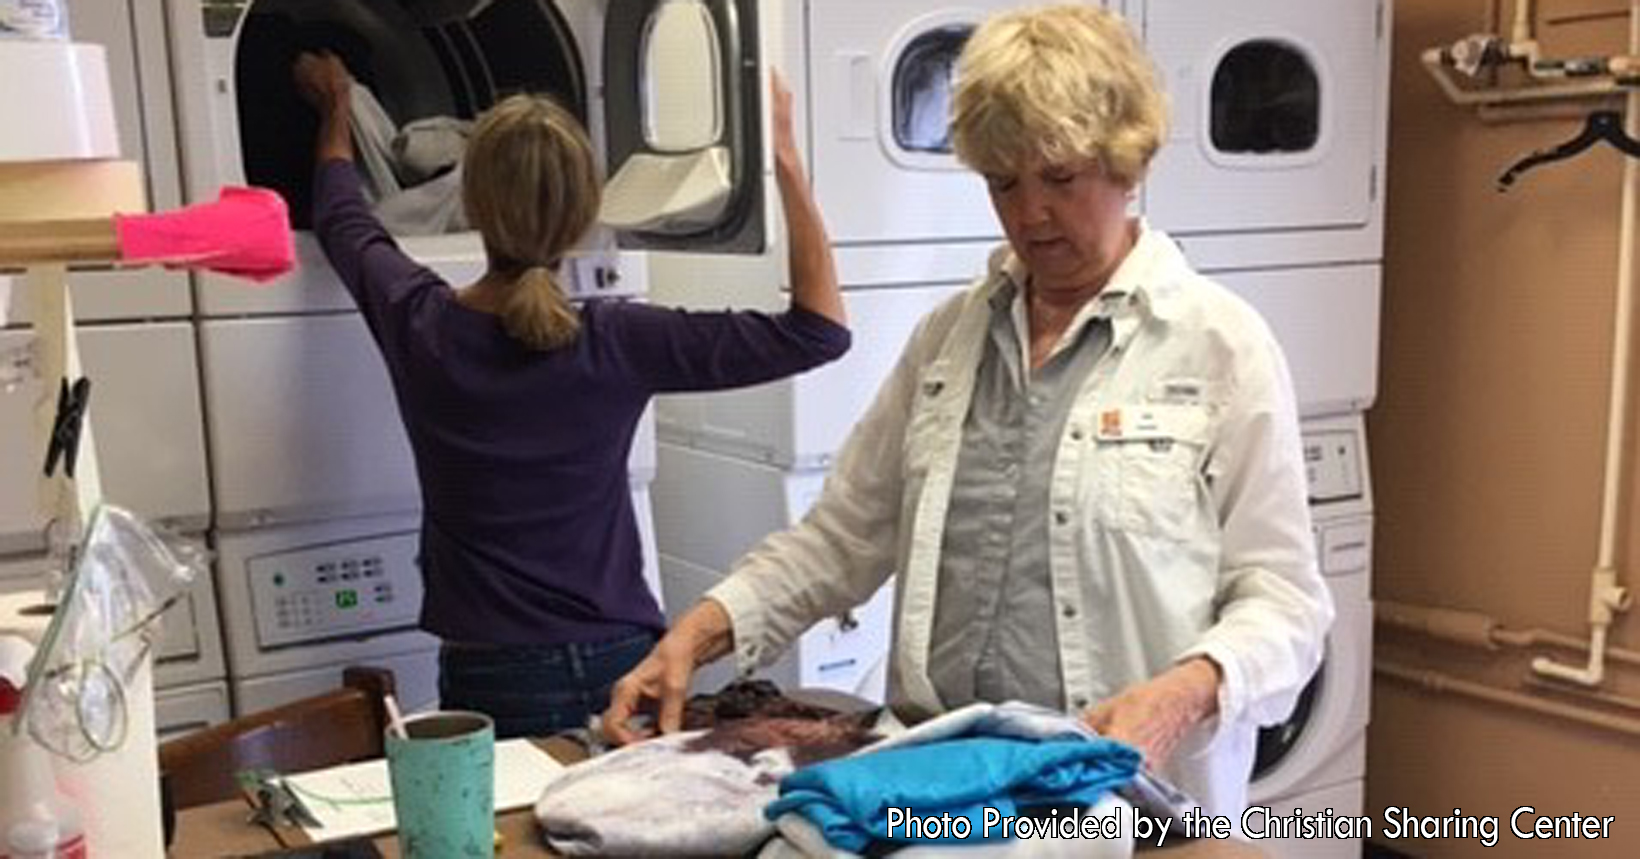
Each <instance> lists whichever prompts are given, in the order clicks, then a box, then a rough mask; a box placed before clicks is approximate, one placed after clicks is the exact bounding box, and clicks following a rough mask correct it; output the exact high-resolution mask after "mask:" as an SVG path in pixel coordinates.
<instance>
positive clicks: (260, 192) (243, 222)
mask: <svg viewBox="0 0 1640 859" xmlns="http://www.w3.org/2000/svg"><path fill="white" fill-rule="evenodd" d="M114 229H115V231H116V233H117V234H118V237H119V245H120V259H121V260H122V261H124V262H129V263H162V264H164V265H166V266H169V267H172V268H205V269H210V270H211V271H218V272H222V273H223V274H230V275H235V276H237V277H245V278H250V279H251V280H257V281H265V280H272V279H273V278H276V277H278V276H280V275H282V274H284V273H286V272H288V271H290V270H291V269H292V268H295V266H296V245H295V241H294V239H292V237H291V232H290V217H289V215H288V213H287V211H286V209H285V200H284V198H282V197H280V196H279V195H278V194H277V193H275V192H273V191H270V190H268V189H266V188H238V187H225V188H223V189H222V191H221V193H220V195H219V196H218V197H217V199H216V200H215V201H214V202H210V203H196V204H194V205H192V206H187V207H185V208H182V209H177V210H175V211H170V212H155V213H154V214H141V215H115V216H114Z"/></svg>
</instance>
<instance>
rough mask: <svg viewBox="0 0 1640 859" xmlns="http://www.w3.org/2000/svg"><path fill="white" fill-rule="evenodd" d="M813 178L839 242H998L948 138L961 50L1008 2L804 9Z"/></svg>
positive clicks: (976, 185)
mask: <svg viewBox="0 0 1640 859" xmlns="http://www.w3.org/2000/svg"><path fill="white" fill-rule="evenodd" d="M806 5H807V7H808V16H807V19H806V21H805V24H806V26H807V29H808V45H809V51H810V56H809V67H810V70H811V71H810V73H811V75H812V76H813V77H812V79H811V80H810V82H809V93H808V96H809V98H810V108H811V110H810V114H811V115H810V119H809V132H810V134H811V135H812V144H813V149H812V155H811V158H810V161H811V164H810V171H811V173H812V175H813V184H814V192H815V196H816V198H817V200H818V202H819V204H820V208H821V210H822V211H824V212H825V213H826V226H827V229H828V231H829V232H830V233H831V237H832V240H833V241H835V242H837V243H839V244H854V243H888V242H925V241H949V240H963V239H976V238H991V237H1000V236H1001V234H1002V233H1001V229H1000V228H999V227H998V225H997V222H996V219H995V218H994V217H993V216H992V214H991V205H990V200H989V197H988V195H987V193H986V190H985V183H984V182H983V181H981V180H980V178H979V177H978V176H977V175H975V174H974V173H972V172H971V171H969V170H967V169H966V168H964V167H963V166H962V165H961V164H960V163H958V161H957V160H956V157H955V156H954V155H953V154H951V150H950V144H949V140H948V139H947V138H946V137H945V135H944V129H945V127H946V123H947V121H948V120H947V116H948V103H949V99H950V95H951V77H952V73H953V72H954V69H953V67H952V64H953V63H954V61H955V58H956V53H957V52H958V51H960V50H961V46H962V43H963V42H965V41H966V39H967V35H968V34H969V33H971V32H972V31H973V28H974V27H975V26H976V25H977V24H978V22H980V21H981V20H983V19H984V18H985V16H987V15H989V14H990V13H992V12H995V11H998V10H1001V9H1006V8H1008V7H1010V6H1014V5H1016V4H1015V3H1013V2H1011V1H1010V0H964V2H952V0H894V2H884V0H875V1H874V2H845V3H838V2H824V3H813V2H811V3H808V4H806Z"/></svg>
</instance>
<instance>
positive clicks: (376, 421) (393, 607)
mask: <svg viewBox="0 0 1640 859" xmlns="http://www.w3.org/2000/svg"><path fill="white" fill-rule="evenodd" d="M165 5H166V12H167V14H166V16H165V20H166V24H167V26H168V28H169V32H170V36H171V49H172V64H173V73H174V75H175V78H176V81H177V94H176V102H177V109H178V121H179V123H180V128H181V129H182V134H181V141H180V142H181V149H182V156H183V165H184V171H183V173H184V177H183V178H184V180H185V181H184V185H185V188H186V190H187V196H188V198H189V199H190V200H199V199H208V198H211V197H214V196H215V194H216V192H217V188H218V187H220V186H221V185H224V184H241V183H247V182H248V183H251V184H256V185H262V186H267V187H273V188H276V189H278V190H279V191H281V192H282V193H283V194H284V195H285V197H286V198H287V200H288V201H289V202H290V204H291V207H292V211H293V220H294V222H295V225H296V226H297V228H298V232H297V236H296V244H297V256H298V262H299V268H298V271H296V272H295V273H294V274H292V275H290V276H288V277H285V278H282V279H280V280H278V281H276V282H274V283H271V284H267V285H263V286H256V287H247V286H246V285H245V284H243V283H241V282H237V281H231V280H227V279H225V278H220V277H217V276H214V275H209V274H205V275H197V276H196V277H195V281H194V288H195V300H196V303H197V307H198V330H199V357H200V378H201V380H202V383H201V386H202V394H203V401H204V412H205V415H204V425H205V434H206V440H207V442H208V450H209V462H210V473H211V500H212V504H213V506H214V513H215V518H214V527H213V529H212V537H213V539H214V541H215V545H216V548H217V569H216V580H217V587H218V592H219V594H220V597H221V603H222V617H223V634H224V639H225V642H226V652H227V663H228V675H229V680H230V685H231V688H232V692H233V699H234V708H235V710H236V711H237V712H248V711H252V710H257V709H262V708H265V707H268V706H271V705H274V704H277V703H280V702H283V701H286V700H289V699H291V698H294V697H299V696H302V695H307V694H311V693H313V692H317V691H321V690H323V689H326V688H330V687H333V686H334V685H336V683H337V682H338V681H339V677H340V672H341V669H342V668H343V667H344V666H345V665H349V664H363V663H368V664H377V665H385V666H388V667H391V668H393V669H394V671H395V673H396V675H397V678H398V684H399V687H400V690H401V692H400V697H401V700H403V701H404V703H405V705H406V707H407V708H419V707H424V706H427V705H429V704H431V703H433V702H434V700H435V698H436V685H435V678H436V646H437V642H436V641H435V640H434V639H432V638H431V637H429V636H427V635H425V634H423V633H421V632H419V631H417V630H416V628H415V627H416V618H417V615H418V611H419V608H420V603H421V584H420V576H419V572H418V569H417V557H416V555H417V531H418V523H419V515H418V514H419V511H418V504H419V500H418V495H417V484H416V476H415V471H414V468H413V464H412V460H411V457H410V453H409V447H408V442H407V439H406V436H405V433H404V431H403V428H402V426H401V423H400V421H399V418H398V416H397V411H396V409H395V404H394V399H393V394H392V390H391V388H390V386H389V382H388V379H387V375H386V372H385V370H384V369H383V367H382V363H381V360H380V358H379V357H378V356H377V354H376V350H375V347H374V345H373V343H372V342H371V341H370V338H369V336H368V334H367V332H366V329H365V327H364V325H363V323H362V321H361V320H360V318H359V316H358V314H357V313H356V312H355V311H354V310H353V308H352V305H351V302H350V299H349V297H348V296H347V294H346V293H345V292H344V291H343V289H342V287H341V285H340V284H339V283H338V282H337V281H336V278H335V276H334V274H333V273H332V272H331V271H330V269H329V267H328V266H327V265H326V263H325V261H324V259H323V256H322V253H321V252H320V250H319V248H318V245H317V243H316V241H315V240H314V239H313V237H312V235H311V234H310V233H308V232H306V230H305V228H306V226H307V207H308V204H309V201H310V188H309V176H310V175H311V169H312V162H311V153H312V151H313V139H314V130H315V127H314V123H315V119H314V117H313V116H312V114H311V111H310V110H309V109H308V108H307V106H306V105H305V104H303V103H302V102H301V101H300V99H299V98H298V97H297V95H296V93H295V92H294V90H293V88H292V87H291V84H290V75H289V69H290V62H291V60H292V58H293V57H294V54H295V52H296V51H297V50H298V49H299V48H311V47H326V48H329V49H331V50H334V51H336V52H337V53H338V54H340V55H341V56H342V58H343V59H344V60H345V61H346V62H347V64H348V65H349V67H350V69H351V70H352V71H353V72H354V74H355V76H356V77H357V78H358V79H359V80H360V81H361V82H362V83H364V84H365V85H366V86H368V87H370V89H371V90H372V92H373V93H374V94H375V96H376V98H377V100H378V101H380V102H381V105H382V107H383V108H384V109H385V110H386V111H387V112H388V114H390V116H391V117H392V119H393V120H394V122H395V123H396V124H398V125H400V126H403V125H406V124H409V123H411V122H412V121H414V120H419V119H428V118H434V117H455V118H458V119H461V118H471V117H472V116H474V115H476V114H477V113H478V112H479V111H482V110H483V109H484V108H485V107H487V106H488V105H489V104H491V103H493V102H494V101H495V100H497V99H498V98H499V97H501V96H503V95H506V94H508V93H511V92H518V91H530V92H545V93H550V94H552V95H554V96H555V97H557V98H558V99H559V100H561V101H562V102H563V103H564V104H566V105H568V106H569V107H570V109H571V110H573V111H575V112H577V113H578V114H579V115H580V116H581V117H582V118H583V119H584V120H585V121H586V123H587V125H588V127H589V129H590V131H591V133H592V137H593V142H594V144H595V146H596V148H597V149H598V150H599V153H600V156H601V157H602V158H603V160H604V161H605V164H606V166H607V168H608V171H609V173H610V174H611V175H612V177H613V181H612V182H611V191H610V197H611V200H610V205H609V206H608V207H607V208H606V214H608V215H610V217H611V219H612V220H615V221H618V222H619V223H620V224H621V225H622V226H623V227H624V228H625V229H623V230H622V231H621V232H620V233H619V234H618V236H619V241H620V246H619V247H617V244H616V241H617V234H616V233H615V232H613V231H610V230H606V229H600V230H599V231H598V232H596V233H595V234H594V235H593V236H591V237H589V239H588V240H587V241H586V242H585V243H584V245H583V249H582V251H581V252H580V253H578V254H577V255H574V256H572V257H571V258H570V259H568V260H566V262H565V267H564V270H563V272H562V274H563V276H564V278H565V280H566V282H567V284H568V286H569V288H570V290H571V292H572V293H573V295H574V297H576V298H590V297H598V298H605V299H615V300H622V299H625V300H635V299H640V298H641V297H642V296H643V294H644V292H645V289H646V272H647V265H646V256H645V252H644V251H643V250H641V249H642V248H645V247H666V248H671V249H673V250H672V252H671V253H672V254H673V255H674V256H676V257H677V258H679V259H684V260H687V259H689V258H690V255H692V254H697V253H699V254H717V253H729V254H736V255H748V254H750V255H756V254H757V253H760V252H762V249H763V246H764V242H763V236H762V232H761V231H762V230H763V229H764V228H765V220H766V219H765V216H764V210H765V208H766V207H767V205H768V204H769V201H768V200H767V199H766V198H765V197H764V196H763V195H762V185H761V181H759V180H760V179H761V171H760V169H759V166H758V165H759V164H760V163H761V160H762V153H763V148H764V144H763V130H762V126H761V122H760V117H761V112H760V111H759V110H757V106H758V105H760V104H761V103H762V99H763V95H762V89H761V87H762V69H761V67H760V66H758V65H757V64H756V62H755V59H754V60H747V59H746V56H749V55H745V56H743V55H744V54H745V52H746V51H747V50H748V49H749V47H750V46H755V45H756V44H757V42H758V36H757V32H758V31H757V27H758V23H757V22H758V20H759V16H758V14H757V12H758V11H759V10H758V8H757V6H758V4H757V3H755V2H753V0H740V2H710V3H704V2H703V3H676V2H670V0H668V2H662V0H620V2H611V0H392V2H389V0H381V2H352V3H334V2H330V0H210V2H201V0H165ZM742 30H745V31H746V32H747V33H749V34H750V35H749V36H745V37H743V36H742V35H741V33H742ZM640 67H645V68H652V69H656V70H658V71H657V72H656V74H655V75H654V77H653V79H652V80H650V81H639V80H637V79H636V78H634V77H633V74H632V72H633V70H634V69H637V68H640ZM654 82H659V83H658V84H657V85H659V86H661V87H662V90H659V91H657V90H643V89H641V87H642V86H645V85H647V84H648V83H654ZM656 92H660V93H661V94H662V95H664V96H665V98H660V99H656V98H653V97H652V96H654V95H655V94H656ZM747 93H750V95H749V96H747V95H746V94H747ZM746 98H750V101H749V102H748V101H746V100H745V99H746ZM398 239H399V242H400V245H401V246H402V247H403V248H404V249H405V250H406V251H407V252H409V253H410V254H411V255H412V256H414V257H415V258H417V259H418V260H420V261H421V262H423V263H424V264H426V265H428V266H429V267H431V268H432V269H434V270H435V271H437V272H439V273H440V274H441V275H443V276H444V277H445V278H446V279H447V280H449V281H450V282H451V283H455V284H465V283H470V282H472V281H473V280H474V279H476V277H477V276H478V275H479V274H480V273H481V272H482V270H483V265H484V258H483V253H482V247H481V244H480V241H479V238H478V236H477V235H476V234H474V233H470V232H456V233H442V234H436V235H415V236H412V235H401V236H399V237H398ZM655 469H656V466H655V449H654V434H653V422H652V419H649V418H646V420H645V423H644V425H643V427H642V429H641V430H640V433H639V436H638V438H637V439H636V441H635V442H634V445H633V452H632V457H631V460H630V462H629V473H630V479H631V488H632V493H633V502H634V506H635V508H636V510H637V512H638V521H639V527H640V539H641V540H642V541H643V543H644V545H645V555H646V558H647V559H648V562H649V564H650V570H649V576H648V577H649V580H650V582H651V587H652V588H653V589H654V590H655V591H656V593H657V594H658V593H659V590H660V586H659V580H658V575H657V573H656V571H655V567H654V559H655V557H656V552H655V550H654V537H653V529H652V525H651V521H652V520H651V516H650V503H649V487H650V482H651V480H652V479H653V477H654V475H655Z"/></svg>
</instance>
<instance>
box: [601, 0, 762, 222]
mask: <svg viewBox="0 0 1640 859" xmlns="http://www.w3.org/2000/svg"><path fill="white" fill-rule="evenodd" d="M757 14H758V12H757V3H756V0H630V2H619V3H611V4H610V6H609V8H608V12H607V17H606V19H605V22H604V44H603V50H604V69H603V71H604V124H605V131H606V138H607V156H608V160H609V180H608V185H607V186H606V188H605V191H604V202H603V209H602V212H601V213H600V219H601V220H602V221H603V223H604V224H605V225H607V226H609V227H611V228H613V229H615V230H617V231H619V235H620V242H621V245H622V246H623V247H639V248H655V249H668V250H685V251H691V252H703V251H724V252H740V253H752V254H755V253H760V252H761V251H762V250H763V248H764V220H763V209H764V192H763V169H762V162H763V155H762V150H763V145H762V123H761V121H760V116H761V105H762V103H763V86H764V83H763V73H762V63H761V62H760V60H759V55H758V42H759V40H758V26H759V23H758V17H757Z"/></svg>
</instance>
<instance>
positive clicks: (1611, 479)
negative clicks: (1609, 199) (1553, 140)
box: [1532, 0, 1640, 686]
mask: <svg viewBox="0 0 1640 859" xmlns="http://www.w3.org/2000/svg"><path fill="white" fill-rule="evenodd" d="M1629 54H1630V56H1634V55H1640V0H1629ZM1627 108H1628V109H1627V113H1626V115H1625V117H1624V122H1623V131H1624V133H1625V134H1627V135H1628V136H1629V137H1630V139H1633V138H1636V137H1640V89H1631V90H1630V91H1629V97H1628V105H1627ZM1637 182H1640V159H1637V158H1633V157H1629V158H1624V159H1623V203H1622V215H1621V217H1620V218H1619V221H1618V252H1617V307H1616V313H1615V318H1614V319H1613V320H1612V328H1613V337H1612V370H1611V373H1612V378H1611V390H1610V402H1609V404H1608V406H1607V414H1606V474H1605V485H1604V487H1603V491H1602V493H1601V500H1600V554H1599V556H1598V558H1597V559H1596V560H1595V567H1594V572H1593V573H1592V574H1591V576H1590V580H1589V661H1588V663H1587V664H1586V665H1584V666H1583V667H1582V668H1573V667H1570V666H1567V665H1562V664H1561V663H1558V662H1555V661H1554V660H1552V659H1549V658H1548V657H1543V656H1540V657H1538V658H1537V659H1534V660H1532V670H1533V671H1536V672H1538V673H1539V674H1543V675H1545V676H1549V677H1555V678H1559V679H1561V680H1570V681H1572V682H1574V683H1582V684H1583V685H1585V686H1599V685H1600V681H1601V680H1602V679H1603V678H1604V676H1605V652H1606V635H1607V631H1608V630H1609V629H1610V628H1611V624H1612V616H1613V614H1615V613H1616V612H1620V611H1625V610H1627V609H1628V607H1629V604H1630V602H1631V601H1632V600H1631V597H1630V594H1629V593H1628V591H1626V590H1625V589H1624V588H1623V587H1622V586H1621V585H1620V584H1618V578H1617V535H1618V531H1619V528H1620V525H1619V524H1618V518H1619V517H1618V513H1619V509H1618V508H1619V506H1620V503H1621V501H1622V497H1623V478H1624V476H1625V475H1626V471H1625V469H1624V465H1625V461H1626V459H1627V458H1626V457H1625V455H1624V454H1625V442H1626V441H1627V439H1628V431H1629V363H1630V360H1631V356H1632V355H1633V349H1632V348H1631V345H1630V344H1631V342H1632V338H1633V333H1634V230H1635V219H1636V211H1635V209H1636V204H1637V202H1640V187H1637Z"/></svg>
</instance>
